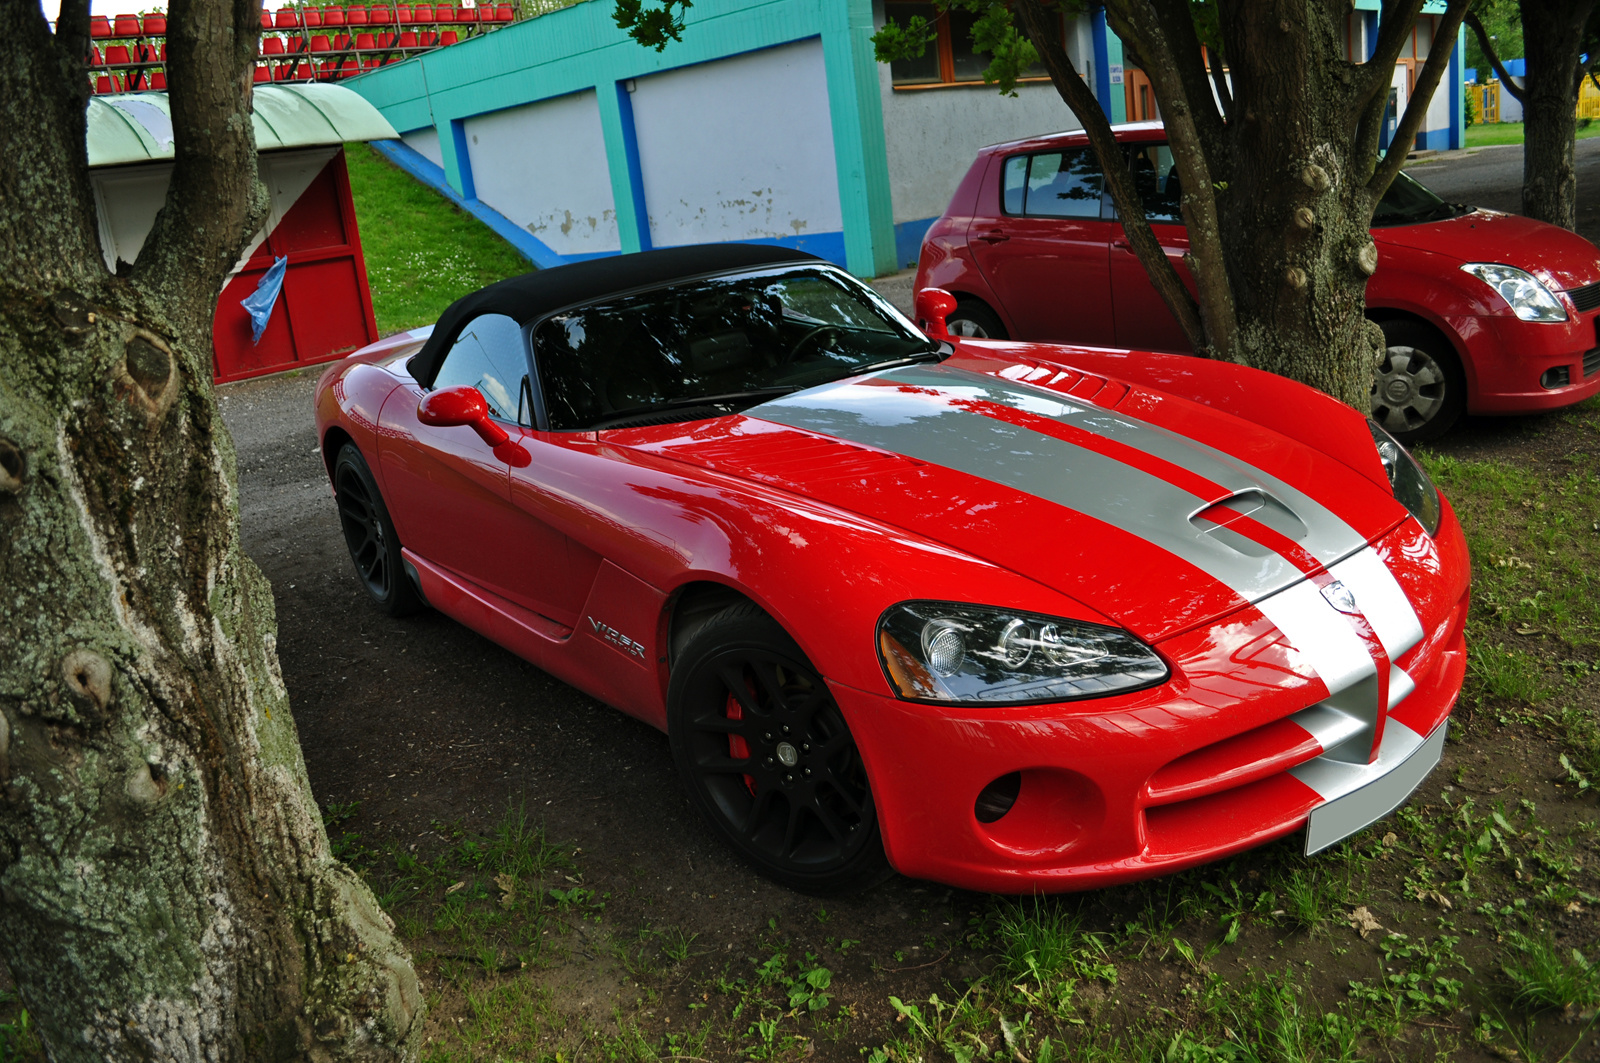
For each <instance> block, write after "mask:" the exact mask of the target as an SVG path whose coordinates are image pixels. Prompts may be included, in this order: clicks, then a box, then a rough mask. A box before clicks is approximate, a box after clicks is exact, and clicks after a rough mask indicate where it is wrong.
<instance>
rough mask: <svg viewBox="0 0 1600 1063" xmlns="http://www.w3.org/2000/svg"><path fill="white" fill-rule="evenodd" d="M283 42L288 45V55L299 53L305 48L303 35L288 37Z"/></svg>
mask: <svg viewBox="0 0 1600 1063" xmlns="http://www.w3.org/2000/svg"><path fill="white" fill-rule="evenodd" d="M285 44H286V45H287V46H288V49H289V54H290V55H299V54H300V53H301V52H303V51H305V50H306V39H305V38H304V37H299V36H296V37H290V38H289V39H288V40H287V41H286V42H285Z"/></svg>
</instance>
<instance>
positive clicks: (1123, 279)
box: [1110, 144, 1195, 354]
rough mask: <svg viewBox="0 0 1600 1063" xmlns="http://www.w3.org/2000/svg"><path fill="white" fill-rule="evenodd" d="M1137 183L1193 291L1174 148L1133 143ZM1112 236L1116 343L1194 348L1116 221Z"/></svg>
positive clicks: (1152, 223) (1152, 348)
mask: <svg viewBox="0 0 1600 1063" xmlns="http://www.w3.org/2000/svg"><path fill="white" fill-rule="evenodd" d="M1128 155H1129V162H1130V164H1131V165H1132V167H1133V181H1134V186H1135V187H1136V188H1137V189H1138V191H1139V200H1140V202H1141V203H1142V204H1143V205H1144V213H1145V217H1146V218H1148V219H1149V220H1150V230H1151V232H1153V233H1154V234H1155V237H1156V239H1157V240H1159V241H1160V242H1161V249H1162V250H1163V251H1165V252H1166V254H1167V260H1168V261H1169V262H1171V263H1172V264H1173V266H1174V267H1176V269H1177V271H1178V276H1179V277H1182V278H1183V282H1184V284H1185V285H1187V286H1188V288H1189V290H1190V291H1191V292H1192V291H1194V290H1195V288H1194V281H1193V280H1192V279H1191V278H1190V276H1189V269H1188V267H1187V266H1185V265H1184V264H1183V256H1184V255H1185V254H1187V253H1188V251H1189V231H1188V230H1187V229H1186V228H1184V225H1183V214H1182V213H1181V211H1180V209H1179V205H1178V204H1179V197H1180V195H1181V194H1182V193H1181V189H1180V187H1179V183H1178V171H1177V168H1176V167H1175V166H1174V165H1173V162H1172V149H1171V148H1170V147H1168V146H1167V145H1165V144H1134V145H1130V148H1129V153H1128ZM1116 230H1117V231H1116V235H1115V237H1114V238H1113V239H1112V240H1111V257H1110V264H1111V293H1112V294H1111V303H1112V308H1113V313H1114V315H1115V317H1116V322H1117V326H1116V340H1115V343H1116V346H1118V347H1131V348H1134V349H1136V350H1149V351H1181V352H1183V353H1185V354H1187V353H1190V348H1189V341H1188V340H1187V339H1186V338H1185V337H1184V335H1183V329H1182V328H1180V327H1179V326H1178V319H1177V318H1175V317H1173V316H1172V311H1171V310H1170V309H1168V307H1167V304H1166V301H1165V300H1163V299H1162V298H1161V293H1160V292H1158V291H1156V287H1155V285H1154V284H1151V283H1150V273H1149V271H1148V270H1146V269H1145V268H1144V263H1143V262H1140V261H1139V256H1138V255H1136V254H1134V253H1133V247H1132V245H1130V244H1129V243H1128V237H1127V234H1126V233H1124V232H1123V231H1122V225H1121V223H1120V222H1118V223H1116Z"/></svg>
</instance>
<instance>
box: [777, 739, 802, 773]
mask: <svg viewBox="0 0 1600 1063" xmlns="http://www.w3.org/2000/svg"><path fill="white" fill-rule="evenodd" d="M778 760H779V762H780V763H782V764H783V766H784V767H786V768H792V767H794V766H795V765H796V764H798V763H800V751H799V750H797V749H795V748H794V746H791V745H790V744H789V743H788V742H779V743H778Z"/></svg>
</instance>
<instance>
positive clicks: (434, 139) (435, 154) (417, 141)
mask: <svg viewBox="0 0 1600 1063" xmlns="http://www.w3.org/2000/svg"><path fill="white" fill-rule="evenodd" d="M400 140H401V142H402V143H403V144H405V146H406V147H408V148H410V149H411V150H412V151H414V152H416V153H417V154H418V155H421V156H422V157H423V158H424V159H427V160H428V161H429V162H431V163H433V164H434V165H435V166H437V167H439V168H440V169H441V170H442V169H444V152H442V151H440V150H439V131H438V130H437V129H435V128H434V127H433V126H426V127H424V128H422V129H413V130H412V131H411V132H409V133H406V134H405V135H404V136H402V137H401V138H400Z"/></svg>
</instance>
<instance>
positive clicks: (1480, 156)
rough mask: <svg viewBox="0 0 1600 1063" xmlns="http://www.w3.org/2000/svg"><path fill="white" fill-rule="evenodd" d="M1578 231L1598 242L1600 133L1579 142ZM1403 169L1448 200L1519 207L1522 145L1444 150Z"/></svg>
mask: <svg viewBox="0 0 1600 1063" xmlns="http://www.w3.org/2000/svg"><path fill="white" fill-rule="evenodd" d="M1576 156H1577V163H1578V232H1580V233H1582V234H1583V235H1584V236H1586V237H1588V238H1589V239H1590V240H1593V241H1595V242H1596V243H1600V137H1594V138H1591V139H1589V140H1580V141H1578V143H1577V150H1576ZM1406 172H1407V173H1409V174H1410V175H1411V176H1412V177H1415V178H1416V179H1417V180H1418V181H1421V182H1422V183H1423V184H1425V185H1427V186H1428V187H1429V188H1431V189H1433V190H1434V191H1435V192H1437V193H1438V194H1439V195H1441V196H1443V197H1444V198H1445V199H1448V200H1450V201H1451V202H1459V203H1471V204H1472V205H1473V206H1477V207H1489V208H1492V209H1494V210H1504V211H1509V212H1511V213H1513V214H1520V213H1521V212H1522V145H1520V144H1507V145H1504V146H1501V147H1493V148H1477V149H1469V150H1467V151H1447V152H1443V153H1441V154H1439V155H1436V156H1433V157H1431V158H1428V159H1423V160H1420V161H1418V162H1415V163H1413V164H1412V165H1411V166H1409V167H1407V168H1406Z"/></svg>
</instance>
